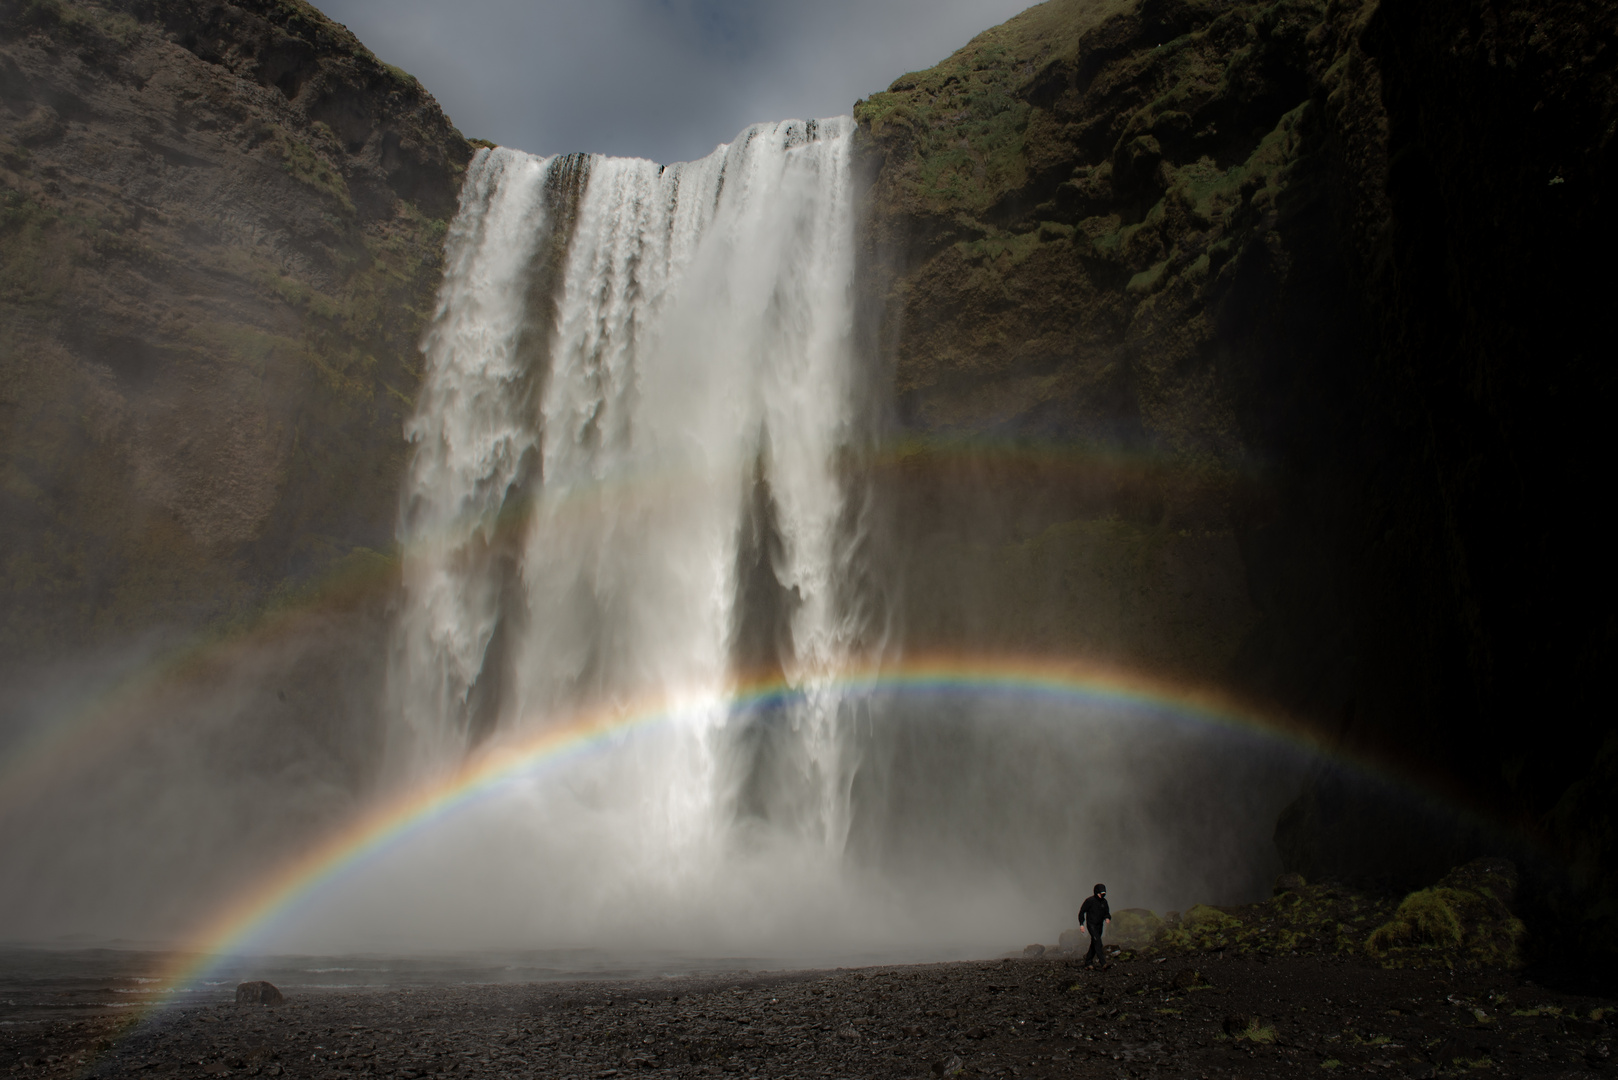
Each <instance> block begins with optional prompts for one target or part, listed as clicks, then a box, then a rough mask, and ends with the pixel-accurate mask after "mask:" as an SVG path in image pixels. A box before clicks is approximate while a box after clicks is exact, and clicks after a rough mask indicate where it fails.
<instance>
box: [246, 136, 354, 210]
mask: <svg viewBox="0 0 1618 1080" xmlns="http://www.w3.org/2000/svg"><path fill="white" fill-rule="evenodd" d="M259 135H260V137H261V138H262V139H265V140H268V141H269V142H271V143H273V144H274V145H275V148H276V150H277V151H279V153H280V155H281V168H283V169H284V170H286V172H287V174H288V175H289V176H291V177H292V178H293V179H295V180H297V181H299V182H300V183H304V184H307V185H309V186H310V187H312V188H314V189H315V190H316V191H318V192H320V193H321V194H322V195H326V196H328V197H330V198H331V199H332V200H333V201H334V202H336V203H337V205H338V206H340V207H342V208H343V210H344V211H345V212H347V213H349V214H352V213H353V212H354V200H353V198H352V196H351V195H350V194H349V191H348V181H347V180H346V179H344V177H343V174H342V172H341V171H340V170H338V169H337V168H336V167H335V166H333V165H332V164H331V162H329V161H327V160H326V159H325V158H324V157H322V156H321V154H320V152H319V151H318V150H316V149H315V148H314V147H313V146H311V145H310V144H309V143H306V142H304V141H302V140H301V139H296V138H293V137H292V136H291V135H289V134H288V133H287V132H286V130H285V129H283V128H282V127H280V126H279V125H276V124H261V125H260V126H259Z"/></svg>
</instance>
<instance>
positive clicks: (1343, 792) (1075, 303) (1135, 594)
mask: <svg viewBox="0 0 1618 1080" xmlns="http://www.w3.org/2000/svg"><path fill="white" fill-rule="evenodd" d="M1614 24H1615V14H1614V12H1613V11H1612V10H1611V9H1610V8H1602V7H1600V6H1598V5H1594V4H1584V3H1576V2H1553V0H1540V2H1535V3H1530V4H1528V5H1525V6H1524V5H1519V6H1518V7H1516V8H1514V9H1513V10H1512V12H1511V13H1509V15H1508V14H1502V13H1500V12H1499V11H1497V10H1496V9H1495V8H1493V7H1490V6H1488V5H1484V4H1481V3H1473V2H1469V0H1441V2H1437V3H1419V4H1418V3H1412V2H1405V0H1384V2H1382V3H1380V4H1378V3H1356V2H1352V0H1350V2H1335V3H1330V4H1327V3H1315V2H1312V0H1285V2H1282V3H1277V4H1269V3H1253V4H1244V3H1240V2H1198V0H1144V2H1134V0H1118V2H1113V3H1107V2H1095V0H1071V2H1069V0H1052V2H1051V3H1047V4H1044V5H1041V6H1040V7H1037V8H1033V9H1030V10H1029V11H1028V12H1026V13H1024V14H1023V15H1021V16H1019V17H1018V18H1016V19H1014V20H1012V21H1011V22H1009V23H1006V24H1005V25H1004V26H1001V27H997V28H995V29H994V30H991V31H988V32H987V33H985V34H983V35H981V36H980V37H978V38H977V39H975V40H974V41H973V42H972V43H971V44H970V45H968V46H967V47H966V48H965V49H963V50H961V51H960V52H959V53H957V54H956V55H955V56H953V57H951V58H950V59H948V60H946V61H945V62H944V63H942V64H940V65H939V66H938V67H936V68H933V69H931V70H929V71H925V72H918V73H915V74H912V75H907V76H905V77H903V78H901V79H899V80H898V81H896V82H895V83H894V84H893V86H892V87H891V88H890V89H889V90H888V91H887V92H885V93H880V94H874V95H872V96H871V97H870V98H869V99H867V100H865V101H862V102H860V103H859V104H858V105H857V106H856V110H855V112H856V117H857V118H858V119H859V121H860V125H861V134H862V138H863V150H864V154H865V164H866V167H867V174H866V176H867V180H868V182H869V185H870V186H869V190H868V200H869V205H870V208H871V211H872V214H873V222H874V227H873V230H872V234H871V236H870V238H869V243H868V245H867V250H866V260H865V271H864V273H865V285H866V287H867V289H868V291H869V292H870V293H871V295H872V296H873V298H874V301H873V305H872V310H871V311H870V312H868V319H867V332H868V333H869V334H870V335H871V336H872V338H873V339H874V340H875V341H876V342H877V343H878V349H877V354H878V355H879V356H881V357H883V358H884V359H885V361H886V362H887V363H888V364H889V365H890V368H889V372H890V374H891V379H892V385H893V395H892V399H891V405H892V422H891V429H893V430H895V431H896V433H897V434H896V438H895V440H894V442H895V443H896V444H897V445H898V446H899V447H900V449H899V451H898V452H897V453H896V454H895V455H893V456H892V458H891V459H888V460H885V461H884V463H883V466H882V468H880V469H879V470H878V472H879V476H880V477H881V478H882V482H885V483H887V484H888V486H889V488H890V490H891V491H892V493H893V498H892V500H891V504H892V505H893V506H894V507H896V510H895V517H894V520H893V522H892V528H891V529H890V530H889V531H890V535H891V539H892V550H893V552H894V555H895V557H894V559H893V566H894V570H893V573H892V575H891V576H892V578H893V580H896V581H901V582H903V588H902V590H901V593H900V595H901V597H902V598H901V599H900V600H899V601H898V603H897V613H898V615H899V620H898V621H899V622H900V623H901V624H902V625H903V626H904V628H905V635H906V639H907V640H908V641H909V642H910V643H911V644H912V645H913V646H920V645H929V644H948V645H952V646H963V645H964V646H966V647H977V646H998V647H1034V646H1043V647H1058V648H1060V647H1067V648H1077V649H1080V650H1085V651H1090V652H1092V653H1093V654H1097V655H1103V656H1112V657H1116V658H1120V659H1123V660H1125V661H1127V662H1130V663H1136V664H1142V665H1145V666H1148V667H1152V668H1155V669H1159V670H1162V669H1165V668H1167V669H1169V670H1179V671H1187V672H1191V673H1194V674H1202V675H1211V676H1214V677H1218V678H1221V679H1224V680H1227V681H1229V682H1232V683H1235V684H1237V685H1241V686H1245V687H1247V688H1248V689H1249V690H1250V691H1252V692H1255V693H1257V694H1260V695H1263V696H1264V697H1267V698H1269V699H1270V700H1272V701H1275V702H1277V703H1279V704H1281V705H1282V706H1284V707H1286V708H1287V709H1289V710H1293V711H1295V712H1297V713H1298V714H1300V715H1302V716H1305V717H1309V718H1311V719H1312V721H1313V722H1314V723H1315V724H1317V725H1318V726H1319V728H1320V729H1321V730H1322V731H1323V732H1324V733H1325V734H1327V735H1328V736H1330V737H1332V738H1335V739H1337V740H1338V741H1339V743H1340V745H1341V746H1342V747H1343V748H1344V749H1345V750H1350V751H1354V752H1359V753H1369V754H1372V755H1375V756H1378V757H1380V758H1382V759H1383V760H1385V761H1388V762H1390V763H1392V764H1394V765H1395V766H1396V767H1397V768H1398V769H1400V770H1402V771H1404V772H1405V773H1407V774H1411V775H1413V776H1414V777H1415V778H1418V779H1420V780H1421V781H1422V782H1423V783H1427V784H1432V785H1436V787H1437V788H1438V790H1440V791H1442V792H1444V793H1445V798H1446V800H1448V801H1451V802H1455V803H1458V804H1461V805H1467V806H1471V807H1476V808H1481V809H1482V810H1483V812H1484V817H1485V818H1486V819H1492V820H1494V821H1497V822H1504V823H1506V824H1508V825H1510V826H1512V827H1514V828H1519V829H1524V830H1527V831H1528V832H1530V833H1531V832H1535V831H1538V830H1539V829H1540V826H1541V823H1543V822H1547V821H1548V822H1550V823H1551V825H1552V829H1553V832H1554V843H1553V844H1552V845H1551V846H1552V848H1554V850H1555V851H1556V852H1557V855H1556V857H1555V858H1553V859H1552V860H1550V862H1551V863H1554V864H1556V865H1557V866H1558V867H1560V868H1561V869H1559V870H1558V873H1557V874H1556V875H1553V874H1551V873H1550V872H1549V871H1548V870H1546V869H1543V868H1544V867H1545V866H1546V865H1547V864H1544V863H1537V864H1535V865H1539V866H1541V867H1542V869H1541V870H1532V869H1531V870H1530V871H1529V875H1528V876H1529V879H1530V881H1529V883H1528V885H1527V886H1526V887H1527V889H1528V891H1529V892H1531V893H1534V894H1535V895H1536V896H1537V897H1538V898H1539V899H1549V898H1554V897H1556V896H1560V897H1561V901H1558V902H1559V903H1560V902H1566V903H1568V904H1571V905H1573V906H1572V907H1569V908H1567V909H1559V910H1565V911H1566V912H1567V913H1569V914H1571V913H1572V911H1573V909H1574V908H1578V910H1581V911H1584V912H1587V913H1588V912H1592V911H1593V910H1595V909H1594V908H1593V907H1587V906H1585V901H1584V900H1580V901H1575V900H1574V899H1572V898H1573V897H1574V896H1575V895H1582V896H1583V897H1584V898H1585V900H1589V899H1590V898H1591V897H1594V896H1597V895H1613V894H1614V887H1613V884H1612V882H1611V880H1610V872H1609V871H1607V870H1604V869H1602V868H1603V867H1610V866H1611V865H1612V864H1613V855H1614V854H1618V853H1615V852H1613V851H1612V850H1611V849H1610V844H1611V840H1610V837H1611V836H1612V835H1613V834H1612V832H1611V830H1610V828H1609V827H1608V826H1609V824H1610V822H1611V820H1612V816H1613V808H1612V804H1611V795H1610V794H1608V795H1606V796H1598V795H1597V794H1596V792H1597V791H1602V790H1605V791H1607V792H1609V793H1610V792H1611V791H1612V790H1613V788H1612V786H1611V785H1610V784H1608V783H1605V781H1604V779H1603V778H1604V777H1607V776H1609V775H1610V773H1611V771H1612V765H1611V761H1610V759H1612V758H1613V756H1614V751H1613V749H1612V747H1613V732H1612V725H1611V722H1610V713H1611V710H1610V709H1602V708H1600V706H1599V705H1598V702H1599V701H1600V700H1601V695H1600V689H1601V678H1600V674H1599V672H1600V668H1601V663H1600V660H1599V659H1598V658H1599V657H1603V656H1607V655H1610V653H1611V647H1612V643H1613V641H1614V636H1615V635H1614V626H1615V624H1614V618H1613V599H1614V597H1613V592H1614V590H1613V586H1612V575H1611V574H1610V573H1609V572H1608V571H1607V570H1606V569H1605V565H1606V562H1607V559H1606V557H1605V556H1604V555H1603V554H1602V551H1601V547H1602V535H1603V530H1601V528H1600V527H1599V526H1598V525H1597V524H1596V523H1595V522H1593V521H1591V520H1588V519H1589V518H1590V517H1592V516H1593V515H1592V514H1591V513H1590V511H1587V510H1585V509H1584V508H1585V507H1587V506H1590V505H1591V502H1590V495H1591V482H1592V480H1593V479H1594V478H1595V477H1598V476H1600V475H1603V474H1604V472H1605V466H1606V464H1607V463H1608V462H1609V461H1610V460H1611V457H1612V455H1611V451H1610V448H1608V447H1606V446H1604V445H1603V444H1602V436H1601V434H1600V433H1601V432H1602V431H1603V430H1604V426H1605V425H1604V424H1603V420H1604V413H1605V412H1606V411H1607V403H1608V402H1610V400H1611V374H1610V365H1607V364H1605V363H1603V362H1601V360H1600V359H1599V357H1601V356H1602V355H1604V354H1605V352H1607V351H1610V350H1609V349H1606V348H1604V347H1603V346H1602V343H1601V342H1600V340H1599V339H1598V338H1597V337H1596V332H1597V318H1598V315H1597V313H1598V312H1600V311H1602V310H1603V308H1604V306H1605V305H1604V304H1603V300H1602V298H1603V297H1608V296H1610V295H1611V293H1612V289H1613V285H1614V280H1613V279H1614V273H1613V271H1612V269H1611V267H1609V266H1607V265H1606V263H1604V262H1601V261H1600V260H1592V259H1590V258H1589V257H1588V255H1589V253H1590V252H1593V251H1597V250H1601V249H1602V248H1603V246H1604V245H1605V244H1607V243H1608V242H1609V241H1610V239H1611V238H1612V237H1613V235H1614V227H1613V226H1614V221H1613V215H1614V209H1613V204H1612V200H1611V199H1610V198H1607V196H1606V194H1605V192H1607V191H1609V190H1610V188H1611V186H1612V178H1613V159H1612V155H1613V143H1612V135H1611V123H1612V117H1613V115H1614V106H1615V104H1618V92H1615V85H1614V80H1613V65H1614V61H1615V59H1618V57H1615V54H1614V51H1613V44H1612V42H1613V31H1614ZM1055 448H1060V451H1061V452H1060V453H1058V452H1056V449H1055ZM1401 786H1402V784H1390V785H1389V786H1388V787H1387V788H1386V789H1381V790H1371V789H1369V788H1367V787H1365V786H1364V785H1361V784H1358V783H1356V782H1352V781H1349V780H1348V779H1346V778H1344V777H1341V776H1338V775H1336V774H1332V773H1322V774H1320V775H1318V776H1317V777H1316V778H1315V779H1314V780H1312V781H1311V782H1310V784H1309V785H1308V786H1307V788H1306V790H1305V792H1304V793H1303V795H1302V797H1301V798H1300V799H1299V801H1298V802H1297V804H1295V805H1294V806H1293V807H1292V808H1291V810H1289V811H1288V813H1287V814H1286V815H1285V816H1284V817H1283V819H1282V821H1281V823H1280V827H1279V828H1278V832H1277V841H1278V843H1279V845H1280V847H1281V850H1282V852H1283V856H1284V857H1285V858H1286V859H1287V861H1288V862H1289V864H1290V865H1291V866H1292V867H1294V868H1296V869H1299V870H1302V871H1303V872H1304V873H1305V874H1306V875H1308V876H1310V877H1319V876H1340V877H1348V878H1355V879H1359V880H1372V879H1380V880H1382V881H1383V882H1385V883H1388V884H1400V885H1408V884H1414V883H1418V882H1420V881H1423V880H1431V879H1432V878H1433V877H1435V876H1436V875H1437V874H1438V873H1440V872H1442V870H1443V868H1444V867H1446V866H1448V865H1452V864H1453V863H1455V862H1459V861H1461V860H1462V859H1463V858H1464V857H1467V856H1468V855H1469V854H1472V853H1476V852H1477V851H1478V850H1479V849H1480V848H1487V847H1488V846H1489V845H1497V846H1498V845H1499V844H1501V843H1502V841H1500V840H1499V839H1498V838H1490V837H1489V835H1488V834H1487V832H1485V831H1480V827H1479V826H1477V825H1475V824H1469V823H1467V822H1465V821H1463V817H1464V815H1460V816H1455V817H1451V816H1450V815H1448V814H1447V813H1437V814H1428V813H1415V812H1413V811H1412V802H1413V800H1410V799H1409V798H1408V796H1406V795H1404V794H1402V793H1401V791H1400V788H1401ZM1603 838H1606V839H1603ZM1530 861H1531V862H1532V859H1531V858H1530ZM1570 864H1571V865H1572V866H1573V867H1574V871H1573V873H1572V875H1571V876H1559V875H1561V870H1562V869H1565V868H1566V866H1568V865H1570ZM1603 875H1609V877H1608V878H1604V877H1603ZM1535 903H1538V900H1536V901H1535ZM1531 906H1532V905H1531ZM1590 917H1591V918H1595V916H1593V915H1591V916H1590ZM1580 918H1582V916H1581V917H1580ZM1569 922H1570V923H1574V922H1577V923H1579V925H1580V926H1581V927H1582V929H1581V930H1579V931H1578V932H1579V933H1581V934H1582V933H1587V932H1593V933H1595V934H1596V935H1597V936H1598V937H1600V938H1601V939H1602V940H1603V941H1605V942H1606V943H1607V946H1608V947H1611V946H1612V945H1614V944H1618V933H1615V932H1614V931H1613V929H1612V928H1611V927H1610V926H1609V925H1608V924H1607V923H1605V922H1600V921H1599V919H1598V920H1597V922H1596V923H1583V922H1579V919H1571V920H1569Z"/></svg>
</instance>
